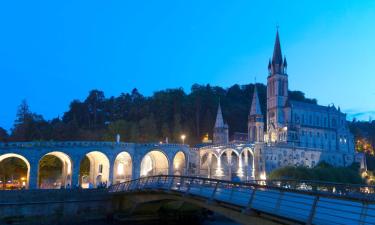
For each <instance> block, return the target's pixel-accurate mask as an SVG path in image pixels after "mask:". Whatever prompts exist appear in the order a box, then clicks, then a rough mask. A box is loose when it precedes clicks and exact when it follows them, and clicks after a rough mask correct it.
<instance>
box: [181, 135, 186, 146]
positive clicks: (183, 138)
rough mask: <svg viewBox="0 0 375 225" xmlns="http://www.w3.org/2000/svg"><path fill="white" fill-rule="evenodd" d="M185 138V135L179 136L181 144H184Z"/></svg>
mask: <svg viewBox="0 0 375 225" xmlns="http://www.w3.org/2000/svg"><path fill="white" fill-rule="evenodd" d="M185 138H186V135H185V134H182V135H181V140H182V144H185Z"/></svg>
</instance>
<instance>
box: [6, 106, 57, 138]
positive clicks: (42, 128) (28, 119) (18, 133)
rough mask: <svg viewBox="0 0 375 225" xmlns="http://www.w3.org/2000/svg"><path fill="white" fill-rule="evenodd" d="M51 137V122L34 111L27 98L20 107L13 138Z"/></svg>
mask: <svg viewBox="0 0 375 225" xmlns="http://www.w3.org/2000/svg"><path fill="white" fill-rule="evenodd" d="M50 138H51V127H50V123H48V122H47V121H45V120H44V119H43V116H41V115H38V114H35V113H32V112H31V111H30V110H29V106H28V104H27V102H26V100H23V101H22V103H21V105H20V106H19V107H18V111H17V116H16V120H15V122H14V127H13V129H12V134H11V140H13V141H32V140H49V139H50Z"/></svg>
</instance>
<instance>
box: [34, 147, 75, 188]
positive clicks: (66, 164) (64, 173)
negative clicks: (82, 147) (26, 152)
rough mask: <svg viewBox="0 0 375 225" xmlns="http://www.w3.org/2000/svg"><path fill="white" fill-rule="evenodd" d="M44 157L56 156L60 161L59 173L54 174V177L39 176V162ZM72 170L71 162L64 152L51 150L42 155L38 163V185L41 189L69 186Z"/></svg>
mask: <svg viewBox="0 0 375 225" xmlns="http://www.w3.org/2000/svg"><path fill="white" fill-rule="evenodd" d="M46 157H50V159H52V157H56V158H57V159H58V160H59V161H60V162H61V172H59V174H58V175H57V174H55V175H54V177H50V179H46V180H47V181H44V179H42V178H41V174H42V173H41V170H42V168H41V166H42V165H41V162H42V160H43V159H45V158H46ZM72 171H73V163H72V160H71V158H70V157H69V156H68V155H67V154H66V153H64V152H60V151H53V152H49V153H47V154H45V155H43V156H42V157H41V158H40V160H39V163H38V187H39V188H41V189H56V188H61V187H71V185H72Z"/></svg>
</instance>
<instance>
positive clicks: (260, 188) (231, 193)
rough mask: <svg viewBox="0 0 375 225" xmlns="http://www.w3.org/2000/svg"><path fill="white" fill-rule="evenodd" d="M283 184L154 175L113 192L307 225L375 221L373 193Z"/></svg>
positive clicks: (112, 189)
mask: <svg viewBox="0 0 375 225" xmlns="http://www.w3.org/2000/svg"><path fill="white" fill-rule="evenodd" d="M263 182H264V181H263ZM280 186H282V185H280V183H279V185H278V186H276V185H269V184H267V185H266V184H265V183H263V184H259V183H235V182H229V181H220V180H214V179H206V178H196V177H179V176H154V177H145V178H140V179H137V180H133V181H129V182H125V183H120V184H116V185H113V186H111V187H110V192H112V193H119V192H131V191H150V190H153V191H168V192H173V193H177V194H181V195H184V196H187V195H191V196H198V197H202V198H205V199H207V200H212V201H218V202H222V203H226V204H230V205H233V206H236V207H240V208H242V209H243V212H244V213H245V212H247V211H249V210H254V211H257V212H261V213H266V214H269V215H272V216H276V217H279V218H282V219H287V220H290V221H294V222H299V223H304V224H375V202H374V201H369V200H370V199H373V196H372V195H369V194H366V193H365V194H364V193H348V192H347V191H345V192H344V191H343V190H342V192H340V191H337V190H335V193H336V194H333V193H327V192H323V191H317V190H314V191H312V190H309V187H311V185H310V186H309V185H306V183H304V184H303V185H301V186H303V187H304V188H303V189H301V188H300V189H297V188H290V186H288V185H284V186H282V187H280ZM320 187H322V185H321V186H320ZM337 188H339V186H338V187H337ZM327 189H329V188H327V186H326V190H327ZM331 192H332V190H331ZM344 193H345V194H344Z"/></svg>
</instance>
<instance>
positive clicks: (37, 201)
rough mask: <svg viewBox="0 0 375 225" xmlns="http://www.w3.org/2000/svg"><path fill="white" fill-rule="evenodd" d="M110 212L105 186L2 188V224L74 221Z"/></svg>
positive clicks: (0, 202) (0, 205)
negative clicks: (61, 188)
mask: <svg viewBox="0 0 375 225" xmlns="http://www.w3.org/2000/svg"><path fill="white" fill-rule="evenodd" d="M110 213H111V204H110V196H109V195H108V193H107V190H105V189H90V190H82V189H69V190H66V189H65V190H23V191H0V224H1V225H2V224H27V225H29V224H74V223H79V222H84V221H90V220H100V219H105V218H107V217H108V215H110Z"/></svg>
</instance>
